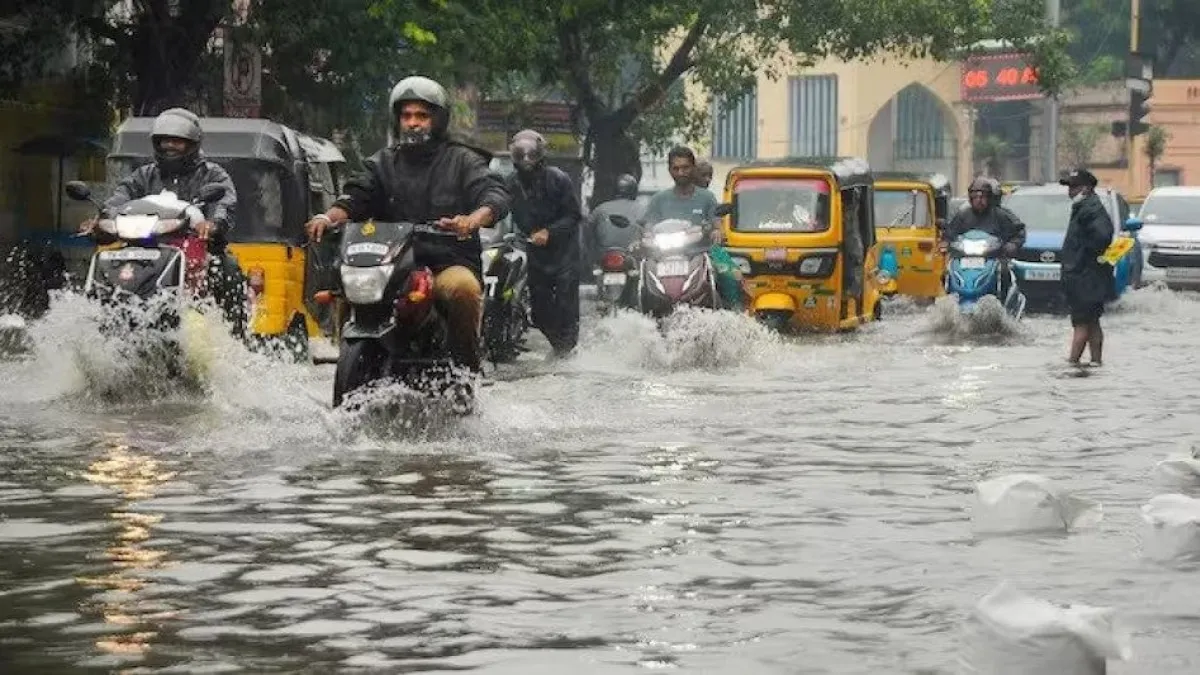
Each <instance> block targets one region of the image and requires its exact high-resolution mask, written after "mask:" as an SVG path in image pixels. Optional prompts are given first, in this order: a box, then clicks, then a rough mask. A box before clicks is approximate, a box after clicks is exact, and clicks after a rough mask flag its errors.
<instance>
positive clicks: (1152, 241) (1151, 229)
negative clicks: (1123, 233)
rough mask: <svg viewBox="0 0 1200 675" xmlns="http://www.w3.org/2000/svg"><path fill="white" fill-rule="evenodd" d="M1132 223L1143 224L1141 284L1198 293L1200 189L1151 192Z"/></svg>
mask: <svg viewBox="0 0 1200 675" xmlns="http://www.w3.org/2000/svg"><path fill="white" fill-rule="evenodd" d="M1134 220H1137V221H1140V222H1141V223H1142V229H1141V231H1140V232H1139V233H1138V238H1139V239H1141V241H1142V250H1143V251H1144V255H1145V256H1146V264H1145V267H1144V268H1143V274H1142V280H1143V282H1145V283H1151V282H1155V281H1164V282H1166V284H1167V287H1168V288H1172V289H1177V290H1200V187H1159V188H1154V189H1153V190H1151V191H1150V194H1149V195H1147V196H1146V201H1145V202H1144V203H1143V204H1142V208H1141V211H1140V212H1139V213H1138V215H1137V218H1136V219H1134Z"/></svg>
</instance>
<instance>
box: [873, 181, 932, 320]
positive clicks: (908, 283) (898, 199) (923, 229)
mask: <svg viewBox="0 0 1200 675" xmlns="http://www.w3.org/2000/svg"><path fill="white" fill-rule="evenodd" d="M875 208H876V216H875V230H876V233H877V235H878V237H879V244H880V247H881V253H880V255H881V257H883V256H886V255H891V256H892V257H893V258H894V259H895V261H896V270H895V271H896V274H895V278H894V279H891V280H890V281H891V283H888V284H885V285H884V289H883V290H884V293H885V294H886V295H891V294H893V293H894V294H897V295H906V296H909V297H913V298H919V299H926V300H933V299H936V298H938V297H940V296H942V295H945V293H946V285H945V274H946V255H945V254H944V253H942V252H941V250H940V249H939V247H938V238H939V237H940V234H941V226H940V224H939V221H943V222H942V224H944V219H945V218H947V216H948V214H947V213H946V211H947V210H948V208H949V199H948V195H947V194H946V191H945V190H944V189H943V188H941V186H940V185H939V184H938V183H937V182H934V181H932V180H930V179H922V178H921V177H918V176H905V175H898V174H876V177H875Z"/></svg>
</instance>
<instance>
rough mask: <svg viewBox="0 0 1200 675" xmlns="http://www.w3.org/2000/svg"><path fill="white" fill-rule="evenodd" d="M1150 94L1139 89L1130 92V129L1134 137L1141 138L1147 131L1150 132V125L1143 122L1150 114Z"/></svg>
mask: <svg viewBox="0 0 1200 675" xmlns="http://www.w3.org/2000/svg"><path fill="white" fill-rule="evenodd" d="M1149 100H1150V92H1148V91H1147V92H1145V93H1143V92H1141V91H1138V90H1137V89H1130V90H1129V129H1131V130H1132V135H1134V136H1140V135H1142V134H1144V133H1146V132H1147V131H1150V125H1149V124H1147V123H1146V122H1143V121H1142V120H1144V119H1145V118H1146V115H1149V114H1150V104H1149V103H1148V101H1149Z"/></svg>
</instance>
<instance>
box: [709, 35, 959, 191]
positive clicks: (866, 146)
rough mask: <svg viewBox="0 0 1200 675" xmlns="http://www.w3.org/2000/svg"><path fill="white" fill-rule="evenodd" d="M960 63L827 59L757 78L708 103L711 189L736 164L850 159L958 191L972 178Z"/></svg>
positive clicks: (715, 186) (717, 184) (880, 169)
mask: <svg viewBox="0 0 1200 675" xmlns="http://www.w3.org/2000/svg"><path fill="white" fill-rule="evenodd" d="M961 76H962V66H961V64H960V63H958V62H936V61H931V60H920V61H908V60H905V61H901V60H899V59H888V60H876V61H869V62H868V61H855V62H845V61H838V60H826V61H824V62H822V63H819V64H817V65H815V66H813V67H811V68H805V69H795V70H794V71H793V74H792V75H791V76H789V77H783V78H780V79H778V80H774V81H773V80H771V79H769V78H767V77H766V76H765V75H762V76H760V77H759V80H758V85H757V87H756V89H755V90H754V91H752V92H750V94H748V95H747V96H745V97H744V98H742V99H741V100H740V101H738V102H735V103H733V104H732V105H722V103H721V101H719V100H718V101H717V102H715V103H714V107H713V125H712V135H711V137H710V138H709V139H708V143H707V144H706V145H707V147H705V148H704V150H705V151H706V152H704V154H708V155H710V156H711V157H712V161H713V165H714V182H713V188H714V189H716V188H718V186H720V185H721V184H722V183H721V181H723V180H724V175H725V174H726V173H727V172H728V171H729V169H731V168H732V167H734V166H736V165H737V164H739V163H740V162H742V161H745V160H749V159H769V158H773V157H787V156H856V157H862V158H865V159H866V160H867V161H868V162H869V163H870V165H871V167H872V168H873V169H875V170H879V171H884V170H890V171H917V172H937V173H941V174H943V175H945V176H946V177H947V178H949V179H950V181H951V184H952V187H953V189H954V190H955V191H956V192H961V191H962V190H964V189H965V187H966V185H967V184H968V183H969V182H970V180H971V177H972V167H971V147H972V122H971V117H970V106H968V105H964V104H962V103H961V89H960V86H961V85H960V82H961Z"/></svg>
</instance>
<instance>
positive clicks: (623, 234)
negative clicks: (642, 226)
mask: <svg viewBox="0 0 1200 675" xmlns="http://www.w3.org/2000/svg"><path fill="white" fill-rule="evenodd" d="M645 210H646V209H645V206H644V205H643V204H641V203H639V202H638V200H636V199H624V198H622V199H610V200H608V201H606V202H604V203H602V204H600V205H599V206H597V207H596V208H595V209H594V210H593V211H592V212H591V214H590V215H589V216H588V226H587V237H586V238H585V241H586V242H587V245H588V249H589V250H588V255H589V256H590V257H591V258H593V262H595V259H598V258H599V256H600V254H602V253H603V252H604V251H605V249H609V248H624V249H628V248H629V246H630V245H631V244H633V242H634V240H635V239H637V235H638V232H639V231H640V230H639V228H638V225H637V223H638V220H639V219H640V218H641V217H642V214H643V213H644V212H645ZM609 215H618V216H625V217H626V218H628V219H629V223H630V225H629V227H626V228H620V227H617V226H616V225H613V224H612V222H611V221H610V220H609V219H608V216H609Z"/></svg>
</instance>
